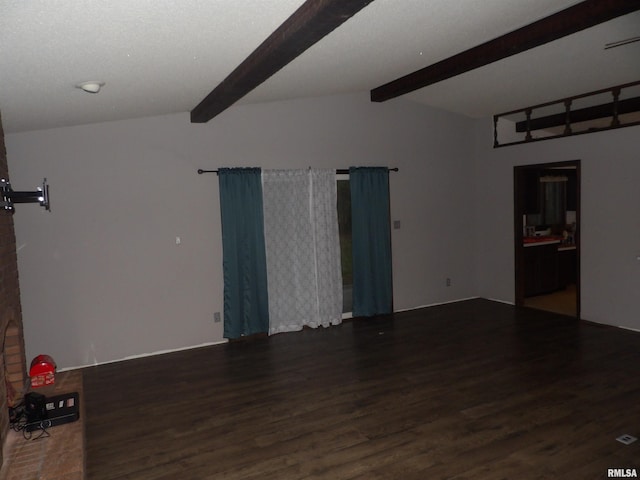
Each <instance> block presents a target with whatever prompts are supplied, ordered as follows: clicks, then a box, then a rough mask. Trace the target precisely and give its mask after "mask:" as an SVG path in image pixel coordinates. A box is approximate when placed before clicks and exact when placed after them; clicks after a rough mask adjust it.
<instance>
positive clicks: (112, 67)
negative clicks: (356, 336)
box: [0, 0, 640, 132]
mask: <svg viewBox="0 0 640 480" xmlns="http://www.w3.org/2000/svg"><path fill="white" fill-rule="evenodd" d="M603 1H604V0H603ZM629 2H631V3H637V2H636V0H629ZM303 3H304V2H303V0H270V1H265V0H181V1H179V2H176V1H175V0H109V1H101V2H99V1H96V0H85V1H83V2H77V1H72V0H30V1H24V0H0V112H2V120H3V124H4V128H5V131H6V132H19V131H26V130H34V129H43V128H52V127H59V126H67V125H78V124H84V123H94V122H101V121H109V120H120V119H126V118H135V117H143V116H150V115H160V114H166V113H176V112H189V111H191V110H192V109H194V107H196V105H198V104H199V103H200V102H201V101H202V100H203V99H204V98H205V97H206V96H207V95H208V94H209V93H210V92H211V91H212V90H213V89H214V88H215V87H216V86H217V85H219V84H220V83H221V82H222V81H223V80H224V79H225V78H227V76H228V75H229V74H230V73H231V72H232V71H234V69H236V67H238V65H240V64H241V63H242V62H243V61H244V60H245V58H247V57H248V56H249V55H250V54H251V53H252V52H253V51H254V50H255V49H256V48H257V47H258V46H259V45H260V44H261V43H262V42H263V41H264V40H265V39H266V38H268V37H269V35H270V34H271V33H272V32H273V31H275V30H276V29H277V28H278V27H279V26H280V25H281V24H282V23H283V22H284V21H285V20H286V19H287V18H289V17H290V16H291V15H292V14H293V13H294V12H295V11H296V10H297V9H298V8H299V7H300V6H301V5H302V4H303ZM364 3H366V2H364ZM577 3H580V2H576V1H575V0H536V1H535V2H532V1H530V0H483V1H481V2H480V1H478V0H456V1H455V2H452V1H450V0H429V1H426V0H402V1H401V0H375V1H372V2H371V3H370V4H369V5H367V6H364V8H363V9H362V10H361V11H359V12H358V13H356V14H355V15H354V16H353V17H352V18H350V19H348V20H347V21H346V22H345V23H343V24H342V25H340V26H338V27H337V28H336V29H335V30H333V31H331V32H330V33H328V34H327V35H326V36H325V37H323V38H322V39H320V40H319V41H318V42H317V43H315V44H314V45H312V46H311V47H310V48H309V49H308V50H306V51H304V52H303V53H302V54H300V55H299V56H298V57H297V58H295V59H294V60H293V61H292V62H291V63H289V64H288V65H286V66H285V67H284V68H282V69H281V70H279V71H277V72H276V73H275V74H274V75H273V76H271V77H269V78H268V79H267V80H266V81H265V82H264V83H262V84H260V85H259V86H257V87H256V88H255V89H254V90H252V91H250V92H249V93H248V94H247V95H246V96H244V97H242V98H241V99H240V100H239V101H238V104H247V103H257V102H270V101H281V100H287V99H293V98H303V97H318V96H324V95H333V94H340V93H350V92H369V91H371V90H373V89H375V88H377V87H380V86H381V85H384V84H386V83H387V82H390V81H393V80H395V79H397V78H399V77H402V76H404V75H407V74H409V73H411V72H414V71H416V70H419V69H422V68H424V67H426V66H428V65H431V64H434V63H436V62H439V61H441V60H443V59H446V58H448V57H450V56H452V55H456V54H458V53H460V52H463V51H465V50H467V49H469V48H472V47H474V46H477V45H479V44H482V43H484V42H487V41H489V40H492V39H494V38H497V37H500V36H501V35H504V34H506V33H509V32H512V31H514V30H517V29H519V28H521V27H523V26H526V25H528V24H531V23H532V22H534V21H537V20H540V19H542V18H545V17H547V16H549V15H552V14H554V13H557V12H559V11H561V10H563V9H565V8H567V7H570V6H572V5H575V4H577ZM639 35H640V12H635V13H630V14H626V15H623V16H621V17H619V18H616V19H613V20H609V21H606V22H604V23H602V24H600V25H597V26H594V27H591V28H588V29H586V30H583V31H580V32H578V33H574V34H572V35H569V36H566V37H564V38H561V39H559V40H555V41H553V42H551V43H548V44H545V45H542V46H539V47H536V48H533V49H531V50H528V51H526V52H523V53H519V54H517V55H514V56H511V57H508V58H505V59H502V60H499V61H497V62H495V63H491V64H489V65H486V66H483V67H480V68H477V69H474V70H471V71H469V72H466V73H462V74H460V75H457V76H454V77H452V78H449V79H446V80H444V81H440V82H437V83H435V84H432V85H429V86H427V87H424V88H420V89H418V90H416V91H414V92H411V93H407V94H405V95H403V96H402V97H401V98H405V99H409V100H411V101H416V102H420V103H423V104H425V105H429V106H432V107H436V108H440V109H444V110H448V111H451V112H455V113H459V114H463V115H467V116H470V117H483V116H489V115H492V114H495V113H501V112H504V111H508V110H512V109H516V108H520V107H526V106H528V105H534V104H537V103H542V102H546V101H550V100H556V99H559V98H563V97H566V96H571V95H577V94H581V93H586V92H589V91H593V90H597V89H601V88H606V87H610V86H613V85H617V84H622V83H627V82H632V81H636V80H640V42H632V43H628V44H626V45H623V46H620V47H617V48H609V49H606V48H605V46H606V45H607V44H609V43H611V42H616V41H620V40H625V39H631V38H634V37H638V36H639ZM90 80H91V81H99V82H105V85H104V87H103V88H102V90H101V92H100V93H98V94H88V93H85V92H83V91H82V90H80V89H78V88H76V85H77V84H79V83H81V82H84V81H90ZM389 101H397V100H389ZM221 115H224V113H221ZM215 121H216V120H215V119H214V120H212V122H215ZM194 128H196V127H194Z"/></svg>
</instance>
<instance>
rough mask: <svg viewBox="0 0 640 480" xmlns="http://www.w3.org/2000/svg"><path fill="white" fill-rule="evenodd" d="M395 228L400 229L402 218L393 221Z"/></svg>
mask: <svg viewBox="0 0 640 480" xmlns="http://www.w3.org/2000/svg"><path fill="white" fill-rule="evenodd" d="M393 229H394V230H400V220H394V221H393Z"/></svg>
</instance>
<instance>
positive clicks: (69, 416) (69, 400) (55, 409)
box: [25, 392, 80, 432]
mask: <svg viewBox="0 0 640 480" xmlns="http://www.w3.org/2000/svg"><path fill="white" fill-rule="evenodd" d="M28 395H31V394H27V395H25V411H26V412H27V424H26V425H25V430H26V431H27V432H32V431H34V430H46V429H47V428H50V427H55V426H56V425H62V424H65V423H70V422H75V421H76V420H78V418H80V399H79V395H78V393H77V392H73V393H65V394H62V395H56V396H54V397H44V396H43V395H39V394H36V395H39V397H42V400H43V401H42V405H43V411H44V416H42V415H41V416H40V418H37V419H36V418H35V417H30V416H29V404H28V401H27V396H28ZM40 400H41V399H39V398H38V399H37V402H34V404H36V403H37V407H38V412H40V413H42V410H40Z"/></svg>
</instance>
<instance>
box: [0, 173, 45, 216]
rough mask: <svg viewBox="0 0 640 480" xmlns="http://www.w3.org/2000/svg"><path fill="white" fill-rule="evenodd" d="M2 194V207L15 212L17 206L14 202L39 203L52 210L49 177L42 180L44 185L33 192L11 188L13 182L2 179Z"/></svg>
mask: <svg viewBox="0 0 640 480" xmlns="http://www.w3.org/2000/svg"><path fill="white" fill-rule="evenodd" d="M0 194H1V195H2V200H0V208H3V209H4V210H6V211H9V212H11V213H13V212H14V211H15V208H14V206H13V204H14V203H36V202H37V203H39V204H40V206H41V207H44V208H45V209H46V210H47V211H48V212H50V211H51V207H50V206H49V185H47V179H46V178H45V179H44V180H43V181H42V187H37V189H36V190H34V191H32V192H16V191H14V190H13V189H12V188H11V184H10V183H9V181H8V180H5V179H4V178H3V179H1V180H0Z"/></svg>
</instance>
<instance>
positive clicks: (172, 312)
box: [6, 94, 509, 368]
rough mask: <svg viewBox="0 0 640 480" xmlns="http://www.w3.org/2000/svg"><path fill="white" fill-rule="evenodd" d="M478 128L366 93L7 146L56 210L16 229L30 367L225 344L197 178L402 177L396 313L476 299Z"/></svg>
mask: <svg viewBox="0 0 640 480" xmlns="http://www.w3.org/2000/svg"><path fill="white" fill-rule="evenodd" d="M474 127H475V123H474V122H472V121H470V120H468V119H465V118H463V117H459V116H456V115H452V114H448V113H444V112H440V111H437V110H431V109H427V108H424V107H421V106H419V105H417V104H414V103H411V102H408V101H403V100H400V101H392V102H387V103H384V104H373V103H371V102H370V101H369V98H368V95H367V94H361V95H344V96H336V97H330V98H319V99H309V100H298V101H291V102H281V103H271V104H263V105H254V106H238V107H234V108H232V109H230V110H228V111H226V112H224V113H223V114H222V115H220V116H219V117H217V118H215V119H214V120H212V121H211V122H209V123H207V124H204V125H193V124H190V123H189V116H188V114H187V113H185V114H178V115H169V116H162V117H154V118H145V119H135V120H127V121H120V122H110V123H103V124H96V125H85V126H79V127H69V128H61V129H53V130H44V131H34V132H27V133H19V134H10V135H7V137H6V146H7V156H8V161H9V168H10V172H11V182H12V185H13V187H14V189H16V190H30V189H32V188H33V187H35V186H37V185H39V184H40V182H41V181H42V178H43V177H45V176H46V177H47V178H48V180H49V183H50V185H51V205H52V212H51V213H47V212H45V211H44V210H43V209H42V208H40V207H37V206H36V205H17V208H16V213H15V217H14V220H15V228H16V236H17V242H18V248H19V252H18V261H19V269H20V287H21V294H22V306H23V317H24V326H25V341H26V348H27V359H28V360H29V359H31V358H32V357H33V356H35V355H36V354H38V353H48V354H50V355H52V356H53V357H54V358H55V359H56V361H57V363H58V367H59V368H67V367H73V366H80V365H87V364H93V363H102V362H107V361H112V360H117V359H122V358H126V357H129V356H135V355H142V354H148V353H153V352H158V351H163V350H172V349H178V348H185V347H190V346H195V345H200V344H203V343H210V342H218V341H221V340H222V325H221V324H214V323H213V312H215V311H222V309H223V306H222V289H223V287H222V265H221V257H222V251H221V232H220V217H219V202H218V184H217V177H216V176H215V175H214V174H208V175H197V174H196V170H197V168H212V169H213V168H217V167H220V166H261V167H263V168H306V167H308V166H313V167H318V168H323V167H326V168H346V167H348V166H351V165H389V166H396V167H399V168H400V171H399V172H398V173H392V174H391V195H392V219H394V220H400V221H401V225H402V228H401V229H400V230H394V231H393V265H394V296H395V308H396V310H402V309H409V308H414V307H418V306H422V305H428V304H432V303H438V302H445V301H449V300H455V299H459V298H466V297H469V296H473V295H475V294H476V293H477V287H476V285H475V281H476V274H475V271H474V268H475V263H474V252H475V249H474V239H475V236H474V232H473V228H472V227H473V219H474V216H473V215H474V208H473V205H474V202H475V192H474V188H475V181H474V178H473V173H474V172H473V170H471V169H470V168H468V167H469V166H473V151H474V150H473V148H474V147H473V141H470V140H471V139H473V134H474ZM507 208H508V206H507ZM176 236H180V237H181V240H182V243H181V244H180V245H176V241H175V239H176ZM507 248H509V247H508V246H507ZM447 277H449V278H451V279H452V286H451V287H446V286H445V278H447Z"/></svg>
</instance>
